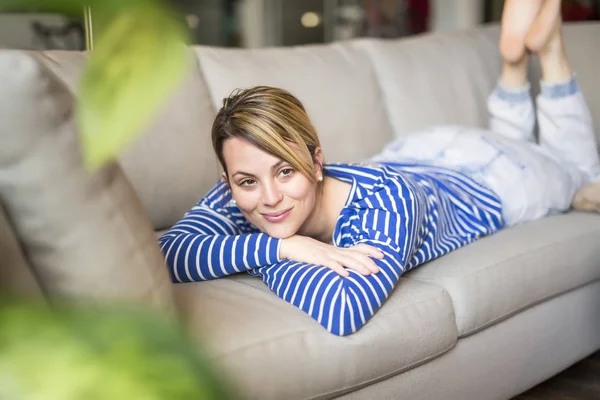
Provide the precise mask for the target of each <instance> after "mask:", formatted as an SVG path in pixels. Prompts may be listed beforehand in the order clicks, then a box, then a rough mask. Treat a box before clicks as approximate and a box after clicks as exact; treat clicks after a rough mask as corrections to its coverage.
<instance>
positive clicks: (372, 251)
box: [348, 243, 383, 258]
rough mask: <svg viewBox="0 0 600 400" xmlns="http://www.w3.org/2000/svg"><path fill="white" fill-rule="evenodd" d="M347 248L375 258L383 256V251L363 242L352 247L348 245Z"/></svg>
mask: <svg viewBox="0 0 600 400" xmlns="http://www.w3.org/2000/svg"><path fill="white" fill-rule="evenodd" d="M348 249H351V250H356V251H360V252H361V253H362V254H366V255H368V256H371V257H375V258H383V252H382V251H381V250H379V249H378V248H377V247H375V246H371V245H368V244H365V243H359V244H357V245H356V246H354V247H348Z"/></svg>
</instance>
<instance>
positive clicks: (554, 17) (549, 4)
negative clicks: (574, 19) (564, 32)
mask: <svg viewBox="0 0 600 400" xmlns="http://www.w3.org/2000/svg"><path fill="white" fill-rule="evenodd" d="M561 25H562V24H561V17H560V0H543V3H542V7H541V9H540V12H539V14H538V16H537V18H536V19H535V21H534V22H533V24H532V25H531V29H529V32H527V35H526V36H525V46H526V47H527V48H528V49H529V50H531V51H532V52H534V53H538V52H540V51H542V50H544V48H545V47H546V46H547V45H548V44H550V42H552V41H553V40H552V39H554V38H556V37H557V36H560V28H561Z"/></svg>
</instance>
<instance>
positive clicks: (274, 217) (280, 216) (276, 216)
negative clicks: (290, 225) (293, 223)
mask: <svg viewBox="0 0 600 400" xmlns="http://www.w3.org/2000/svg"><path fill="white" fill-rule="evenodd" d="M291 211H292V209H291V208H288V209H287V210H284V211H281V212H278V213H271V214H263V217H265V219H266V220H267V221H269V222H271V223H277V222H282V221H283V220H285V219H286V218H287V217H288V215H290V212H291Z"/></svg>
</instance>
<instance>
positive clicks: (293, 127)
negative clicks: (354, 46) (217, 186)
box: [212, 86, 321, 182]
mask: <svg viewBox="0 0 600 400" xmlns="http://www.w3.org/2000/svg"><path fill="white" fill-rule="evenodd" d="M234 137H238V138H241V139H244V140H246V141H248V142H249V143H252V144H253V145H255V146H256V147H258V148H259V149H261V150H263V151H265V152H267V153H269V154H271V155H273V156H275V157H277V158H280V159H282V160H284V161H286V162H288V163H290V164H291V166H292V167H293V168H295V169H296V170H298V171H299V172H300V173H302V174H303V175H305V176H306V177H308V178H309V179H311V180H312V181H313V182H314V181H316V179H315V174H314V162H315V149H316V148H317V147H320V146H321V144H320V142H319V138H318V136H317V132H316V130H315V128H314V126H313V125H312V123H311V121H310V119H309V117H308V114H307V113H306V110H305V109H304V106H303V105H302V103H301V102H300V100H298V99H297V98H296V97H295V96H293V95H292V94H291V93H289V92H288V91H286V90H283V89H278V88H274V87H269V86H256V87H253V88H250V89H245V90H236V91H234V92H233V93H232V94H231V95H230V96H229V97H227V98H225V99H224V100H223V106H222V107H221V109H220V110H219V112H218V114H217V116H216V118H215V121H214V123H213V126H212V143H213V148H214V150H215V153H216V155H217V157H218V158H219V162H220V163H221V166H222V167H223V170H224V171H225V173H226V174H227V165H226V164H225V160H224V159H223V143H224V142H225V141H226V140H227V139H230V138H234ZM293 144H295V145H296V146H298V148H299V149H300V151H299V152H298V149H296V148H294V147H292V145H293Z"/></svg>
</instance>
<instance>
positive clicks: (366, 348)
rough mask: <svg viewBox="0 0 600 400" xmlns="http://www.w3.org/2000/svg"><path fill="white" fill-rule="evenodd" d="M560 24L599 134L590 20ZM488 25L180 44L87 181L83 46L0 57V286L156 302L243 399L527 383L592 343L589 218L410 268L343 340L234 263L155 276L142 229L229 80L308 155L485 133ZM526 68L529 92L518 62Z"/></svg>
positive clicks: (159, 218) (490, 52)
mask: <svg viewBox="0 0 600 400" xmlns="http://www.w3.org/2000/svg"><path fill="white" fill-rule="evenodd" d="M564 31H565V38H566V41H567V49H568V53H569V55H570V56H571V60H572V64H573V67H574V69H575V71H576V73H577V76H578V79H579V82H580V85H581V87H582V90H583V92H584V95H585V96H586V98H587V100H588V103H589V106H590V109H591V113H592V115H593V117H594V119H595V121H597V125H596V126H597V127H598V126H599V125H598V124H600V79H598V75H597V66H598V65H600V51H598V49H599V46H600V43H599V41H598V38H599V37H600V24H597V23H587V24H573V25H571V24H567V25H566V26H565V27H564ZM498 37H499V29H498V27H497V26H491V27H481V28H477V29H473V30H469V31H463V32H454V33H446V34H430V35H423V36H419V37H415V38H410V39H401V40H387V41H386V40H375V39H361V40H355V41H348V42H343V43H335V44H327V45H316V46H303V47H294V48H277V49H262V50H240V49H238V50H234V49H221V48H211V47H203V46H200V47H192V48H190V53H191V54H193V55H194V56H195V58H194V62H193V66H192V69H191V72H190V74H189V76H188V77H187V78H186V80H185V82H184V83H183V84H182V85H181V87H180V88H179V89H178V90H177V91H176V92H175V93H174V94H173V95H172V96H171V97H170V99H168V101H167V104H166V105H165V107H164V109H163V110H162V111H161V112H160V113H159V114H158V115H157V116H156V117H155V119H154V120H153V121H152V122H151V124H150V125H149V127H148V129H147V132H146V133H145V135H144V136H143V137H142V138H141V139H140V140H139V141H138V142H136V143H135V144H134V145H133V146H131V148H129V149H127V151H126V152H125V153H124V154H123V155H122V157H121V159H120V162H119V163H118V164H117V163H115V164H113V165H111V166H109V167H108V168H106V169H104V170H102V171H100V172H99V173H97V174H89V173H86V171H85V170H83V168H82V166H81V159H80V158H81V155H80V152H79V150H78V142H77V140H78V139H77V136H76V126H75V124H74V121H73V93H74V91H75V90H76V88H77V79H78V77H79V75H80V73H81V68H82V67H83V66H84V65H85V60H86V56H85V55H84V54H82V53H72V52H46V53H21V52H11V51H1V52H0V121H3V122H2V124H1V125H0V143H2V146H1V147H0V206H1V207H0V251H2V255H3V257H2V259H1V260H0V279H2V281H3V282H2V284H1V285H0V289H2V291H13V292H19V293H25V294H26V295H32V296H38V297H45V298H48V299H53V298H56V297H67V298H70V299H82V300H83V299H85V300H89V299H93V300H96V301H98V300H102V301H106V300H123V299H130V300H136V301H141V302H145V303H147V302H153V303H155V304H158V305H159V306H160V307H163V308H164V307H166V308H170V307H175V308H176V310H177V312H178V313H179V315H180V317H181V318H182V319H183V321H184V322H185V324H186V326H187V328H188V329H189V331H190V332H191V334H192V335H193V336H194V337H196V338H198V340H201V341H203V343H205V344H206V345H207V346H208V347H209V350H210V354H211V355H212V356H213V358H214V359H215V360H216V362H218V363H219V365H221V366H222V367H223V369H224V370H225V371H226V372H227V373H228V374H229V378H230V380H231V382H232V383H233V384H235V385H237V386H238V387H240V389H241V390H240V391H241V393H243V394H245V395H246V396H247V397H248V398H253V399H329V398H343V399H365V398H369V399H399V398H407V399H432V400H433V399H482V400H485V399H502V398H510V397H512V396H514V395H516V394H518V393H520V392H522V391H524V390H526V389H528V388H530V387H531V386H533V385H535V384H537V383H539V382H541V381H543V380H544V379H547V378H548V377H550V376H552V375H553V374H555V373H557V372H559V371H561V370H562V369H564V368H566V367H568V366H569V365H571V364H572V363H574V362H576V361H577V360H579V359H581V358H583V357H585V356H586V355H588V354H590V353H592V352H594V351H595V350H597V349H599V348H600V312H598V311H599V308H600V250H599V246H598V243H599V241H600V216H598V215H593V214H584V213H576V212H569V213H566V214H564V215H557V216H551V217H547V218H545V219H542V220H540V221H536V222H533V223H529V224H524V225H521V226H517V227H513V228H510V229H506V230H503V231H501V232H499V233H498V234H496V235H493V236H490V237H486V238H483V239H481V240H479V241H477V242H475V243H473V244H471V245H469V246H466V247H465V248H462V249H459V250H457V251H455V252H453V253H451V254H449V255H447V256H444V257H442V258H440V259H437V260H434V261H432V262H430V263H428V264H426V265H423V266H420V267H419V268H417V269H415V270H413V271H411V272H409V273H407V274H405V275H404V276H403V278H402V279H401V280H400V283H399V284H398V286H397V288H396V289H395V290H394V292H393V293H392V295H391V296H390V298H389V299H388V300H387V302H386V303H385V304H384V306H383V307H382V309H381V310H380V311H379V312H377V314H376V315H375V316H374V318H373V319H372V320H371V321H370V322H368V323H367V324H366V325H365V327H364V328H362V329H361V330H360V331H359V332H357V333H355V334H353V335H350V336H347V337H336V336H333V335H330V334H328V333H327V332H326V331H325V330H324V329H323V328H321V326H320V325H319V324H318V323H317V322H316V321H314V320H312V319H311V318H310V317H309V316H307V315H305V314H304V313H302V312H301V311H299V310H297V309H295V308H294V307H293V306H291V305H289V304H287V303H286V302H284V301H283V300H280V299H279V298H277V297H276V296H275V295H274V294H272V293H271V292H270V291H269V290H268V289H267V288H266V286H265V285H264V284H263V283H262V282H261V281H260V280H259V279H257V278H253V277H250V276H248V275H243V274H240V275H235V276H231V277H227V278H224V279H219V280H215V281H210V282H200V283H194V284H179V285H172V284H170V283H169V280H168V276H167V270H166V267H165V266H164V264H163V261H162V259H161V256H160V252H159V249H158V246H157V244H156V241H155V237H156V235H157V234H159V232H160V231H161V230H164V229H166V228H168V227H169V226H171V225H172V224H173V223H175V222H176V221H177V220H178V219H179V218H180V217H181V216H182V215H183V214H184V213H185V212H186V211H187V210H188V209H189V208H190V207H191V206H193V205H194V203H195V202H196V201H197V200H198V199H200V198H201V197H202V196H203V195H204V193H206V192H207V191H208V190H209V189H210V187H211V186H212V185H213V184H214V183H216V181H217V179H219V174H220V172H219V166H218V164H217V161H216V157H215V156H214V155H213V154H212V148H211V143H210V127H211V125H212V121H213V118H214V116H215V115H216V112H217V109H218V107H219V106H220V104H221V101H222V99H223V98H224V97H226V96H227V95H229V94H230V93H231V91H232V90H234V89H236V88H245V87H249V86H253V85H271V86H279V87H283V88H285V89H288V90H290V91H291V92H292V93H294V94H295V95H297V96H298V97H299V98H300V100H302V101H303V102H304V103H305V106H306V108H307V111H308V113H309V115H310V117H311V119H312V120H313V123H314V124H315V126H316V128H317V131H318V132H319V134H320V137H321V140H322V144H323V149H324V153H325V157H326V160H327V161H330V162H335V161H360V160H362V159H366V158H368V157H370V156H371V155H373V154H374V153H376V152H377V151H378V150H379V149H381V147H382V146H383V145H384V144H385V143H387V142H388V141H390V140H392V139H393V138H394V137H397V136H399V135H403V134H406V133H408V132H411V131H415V130H419V129H423V128H426V127H427V126H429V125H434V124H468V125H474V126H479V127H486V125H487V114H486V113H487V111H486V99H487V96H488V94H489V93H490V91H491V90H492V88H493V87H494V85H495V83H496V81H497V79H498V76H499V73H500V69H501V60H500V57H499V55H498V51H497V46H498ZM530 72H531V82H532V85H533V87H534V90H537V89H536V88H537V86H538V85H537V81H538V80H539V76H540V75H539V66H538V65H537V64H536V62H535V60H533V63H532V67H531V70H530ZM16 132H18V133H19V134H16ZM596 133H597V134H600V130H598V128H597V129H596ZM2 210H4V211H2ZM4 254H7V255H8V257H5V256H4ZM4 282H8V283H4Z"/></svg>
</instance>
